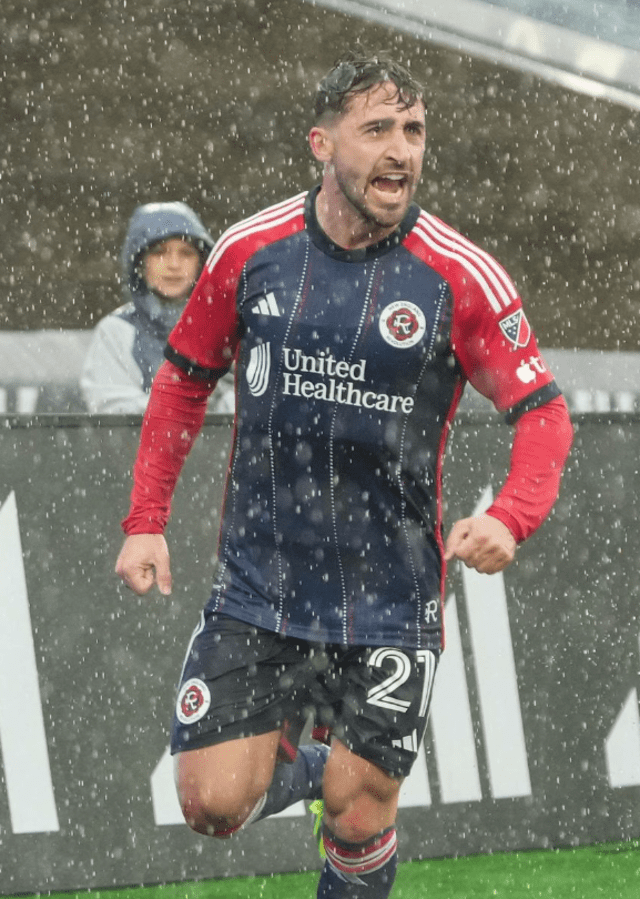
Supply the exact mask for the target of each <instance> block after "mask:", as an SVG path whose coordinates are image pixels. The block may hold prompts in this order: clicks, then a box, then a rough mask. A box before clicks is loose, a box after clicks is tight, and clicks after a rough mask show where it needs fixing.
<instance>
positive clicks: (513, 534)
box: [445, 396, 573, 574]
mask: <svg viewBox="0 0 640 899" xmlns="http://www.w3.org/2000/svg"><path fill="white" fill-rule="evenodd" d="M572 438H573V428H572V426H571V421H570V418H569V412H568V409H567V405H566V403H565V401H564V399H563V398H562V397H561V396H558V397H555V398H554V399H552V400H550V401H549V402H547V403H545V404H544V405H542V406H538V407H537V408H534V409H531V410H529V411H527V412H524V414H523V415H521V416H520V418H519V419H518V421H517V423H516V428H515V435H514V440H513V446H512V450H511V464H510V466H509V473H508V476H507V479H506V481H505V484H504V486H503V488H502V490H501V491H500V493H499V494H498V496H497V497H496V499H495V501H494V502H493V504H492V505H491V506H490V508H489V509H487V511H486V512H485V513H483V514H481V515H477V516H474V517H472V518H464V519H461V520H460V521H457V522H456V523H455V524H454V526H453V528H452V529H451V533H450V534H449V537H448V539H447V542H446V545H445V560H446V561H450V560H452V559H454V558H458V559H460V560H461V561H462V562H464V563H465V565H467V566H468V567H469V568H475V569H476V570H477V571H480V572H482V573H484V574H494V573H495V572H498V571H502V570H503V569H504V568H506V566H507V565H509V563H510V562H512V561H513V558H514V556H515V551H516V547H517V545H518V544H519V543H522V542H523V541H524V540H526V539H527V538H528V537H530V536H531V534H533V532H534V531H535V530H536V529H537V528H538V527H539V526H540V525H541V524H542V522H543V521H544V519H545V518H546V517H547V515H548V514H549V512H550V511H551V508H552V506H553V504H554V502H555V501H556V499H557V497H558V492H559V489H560V479H561V476H562V471H563V468H564V465H565V462H566V460H567V457H568V455H569V450H570V449H571V442H572Z"/></svg>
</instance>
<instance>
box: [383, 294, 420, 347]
mask: <svg viewBox="0 0 640 899" xmlns="http://www.w3.org/2000/svg"><path fill="white" fill-rule="evenodd" d="M379 327H380V333H381V334H382V336H383V338H384V339H385V340H386V342H387V343H388V344H390V345H391V346H395V347H398V348H399V349H409V347H412V346H415V345H416V343H419V341H421V340H422V338H423V337H424V332H425V331H426V330H427V322H426V319H425V317H424V313H423V311H422V309H420V308H419V307H418V306H416V305H415V303H410V302H409V301H408V300H397V301H396V302H395V303H390V304H389V306H386V307H385V308H384V309H383V310H382V312H381V313H380V323H379Z"/></svg>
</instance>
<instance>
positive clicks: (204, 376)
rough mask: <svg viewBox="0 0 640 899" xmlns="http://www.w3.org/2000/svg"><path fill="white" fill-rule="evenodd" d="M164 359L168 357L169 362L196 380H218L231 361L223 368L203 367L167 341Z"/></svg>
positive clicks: (226, 370) (225, 371)
mask: <svg viewBox="0 0 640 899" xmlns="http://www.w3.org/2000/svg"><path fill="white" fill-rule="evenodd" d="M164 356H165V359H168V360H169V362H171V363H173V365H175V366H176V368H179V369H180V370H181V371H183V372H184V373H185V374H187V375H189V377H191V378H196V379H197V380H198V381H218V380H219V379H220V378H221V377H222V376H223V375H226V373H227V372H228V371H229V369H230V368H231V363H229V365H227V366H226V367H224V368H204V366H202V365H198V364H197V363H196V362H193V361H192V360H191V359H187V357H186V356H183V355H182V354H181V353H179V352H178V351H177V350H174V348H173V347H172V346H171V344H170V343H168V344H167V345H166V347H165V349H164Z"/></svg>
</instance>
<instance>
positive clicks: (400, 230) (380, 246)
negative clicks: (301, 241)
mask: <svg viewBox="0 0 640 899" xmlns="http://www.w3.org/2000/svg"><path fill="white" fill-rule="evenodd" d="M320 187H321V185H319V184H318V185H316V187H314V188H313V189H312V190H310V191H309V193H308V194H307V198H306V200H305V203H304V218H305V224H306V227H307V231H308V232H309V236H310V238H311V240H312V241H313V243H314V244H315V245H316V246H317V247H318V249H319V250H322V252H323V253H325V254H326V255H327V256H333V258H334V259H339V260H340V261H341V262H366V260H367V259H374V258H376V257H378V256H384V255H385V253H389V252H390V251H391V250H393V249H394V248H395V247H397V246H398V244H400V243H402V241H403V240H404V239H405V237H406V236H407V234H408V233H409V232H410V231H411V229H412V228H413V226H414V225H415V223H416V222H417V221H418V216H419V215H420V207H419V206H418V205H417V204H416V203H412V204H411V206H410V207H409V209H408V210H407V214H406V215H405V217H404V218H403V220H402V221H401V222H400V224H399V225H398V227H397V228H396V230H395V231H394V232H393V233H392V234H390V235H389V236H388V237H385V239H384V240H381V241H379V242H378V243H374V244H372V245H371V246H369V247H359V248H358V249H356V250H345V248H344V247H339V246H338V245H337V244H335V243H334V242H333V241H332V240H330V239H329V238H328V237H327V235H326V234H325V233H324V231H323V230H322V228H321V227H320V225H319V224H318V219H317V217H316V197H317V196H318V194H319V193H320Z"/></svg>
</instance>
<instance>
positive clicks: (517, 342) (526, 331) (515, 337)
mask: <svg viewBox="0 0 640 899" xmlns="http://www.w3.org/2000/svg"><path fill="white" fill-rule="evenodd" d="M500 330H501V331H502V333H503V334H504V336H505V337H506V338H507V340H508V341H509V343H510V344H511V345H512V346H513V348H514V350H517V349H518V348H520V347H525V346H526V345H527V344H528V343H529V338H530V337H531V327H530V326H529V322H528V321H527V317H526V315H525V314H524V312H523V311H522V309H516V311H515V312H512V313H511V315H508V316H507V317H506V318H502V319H500Z"/></svg>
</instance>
